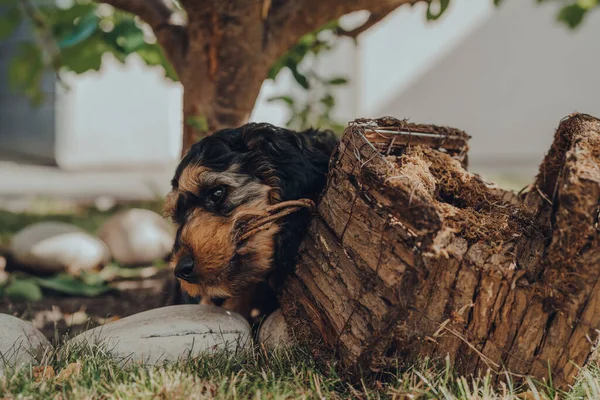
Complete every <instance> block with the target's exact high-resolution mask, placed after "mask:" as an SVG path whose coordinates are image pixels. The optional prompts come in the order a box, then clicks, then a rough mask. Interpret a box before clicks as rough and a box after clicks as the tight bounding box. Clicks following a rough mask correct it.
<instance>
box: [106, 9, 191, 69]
mask: <svg viewBox="0 0 600 400" xmlns="http://www.w3.org/2000/svg"><path fill="white" fill-rule="evenodd" d="M99 1H100V2H102V3H106V4H110V5H111V6H113V7H116V8H118V9H120V10H122V11H126V12H130V13H132V14H135V15H137V16H138V17H140V18H141V19H142V20H143V21H144V22H146V23H147V24H148V25H150V27H151V28H152V30H153V31H154V34H155V35H156V38H157V40H158V43H160V45H161V46H162V47H163V49H164V51H165V53H166V55H167V57H168V58H169V61H171V64H173V67H174V68H175V70H176V71H177V73H178V74H180V73H181V70H182V68H183V61H184V58H185V54H186V52H187V49H188V46H189V40H188V33H187V19H186V16H185V14H184V13H183V12H182V11H180V10H178V9H177V8H176V7H175V5H174V3H173V1H172V0H99Z"/></svg>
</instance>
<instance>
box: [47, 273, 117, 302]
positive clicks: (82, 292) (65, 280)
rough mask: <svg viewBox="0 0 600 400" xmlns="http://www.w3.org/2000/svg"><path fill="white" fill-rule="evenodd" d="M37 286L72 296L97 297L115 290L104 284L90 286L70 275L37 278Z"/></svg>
mask: <svg viewBox="0 0 600 400" xmlns="http://www.w3.org/2000/svg"><path fill="white" fill-rule="evenodd" d="M36 282H37V284H38V285H39V286H40V287H42V288H44V289H49V290H52V291H55V292H59V293H63V294H67V295H70V296H85V297H96V296H99V295H101V294H104V293H108V292H110V291H113V290H114V289H113V288H111V287H110V286H107V285H104V284H88V283H85V282H83V281H82V280H79V279H77V278H75V277H73V276H71V275H68V274H59V275H56V276H53V277H50V278H37V279H36Z"/></svg>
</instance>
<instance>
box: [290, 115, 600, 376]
mask: <svg viewBox="0 0 600 400" xmlns="http://www.w3.org/2000/svg"><path fill="white" fill-rule="evenodd" d="M420 127H423V126H421V125H420ZM410 128H411V125H410V124H406V123H405V122H404V121H396V120H393V119H385V120H375V121H366V120H359V121H357V122H356V123H354V124H351V125H350V126H349V127H348V129H346V132H345V134H344V137H343V138H342V141H341V143H340V145H339V146H338V149H337V151H336V153H335V154H334V156H333V158H332V163H331V169H330V174H329V179H328V184H327V187H326V189H325V191H324V193H323V196H322V199H321V201H320V203H319V205H318V215H317V216H316V217H315V218H314V219H313V221H312V223H311V226H310V229H309V233H308V235H307V238H306V239H305V241H304V243H303V246H302V249H301V252H300V256H299V262H298V265H297V267H296V271H295V273H294V274H293V275H292V276H291V277H290V278H289V279H288V281H287V283H286V286H285V288H284V292H283V295H282V310H283V313H284V315H285V318H286V321H287V323H288V325H289V326H290V327H291V329H292V331H294V333H295V334H296V335H298V337H302V338H303V339H304V340H311V341H313V342H314V343H318V342H321V343H323V344H324V345H325V346H326V347H327V348H329V349H331V350H333V351H335V352H336V354H337V356H338V357H339V358H340V359H341V361H342V363H343V364H344V365H345V366H347V367H349V368H361V369H363V370H364V369H365V368H367V369H368V368H370V369H379V368H383V367H385V366H387V365H390V364H391V363H393V362H394V360H396V361H397V360H398V359H400V360H401V361H402V362H406V363H409V364H410V363H414V362H416V361H418V360H421V359H423V358H425V357H430V358H434V359H440V358H441V359H443V358H445V357H449V358H450V360H451V361H452V362H453V363H454V365H455V367H456V369H457V371H458V372H459V373H462V374H472V373H473V374H476V373H480V372H483V373H485V372H486V371H487V370H491V371H493V372H497V373H500V372H504V371H509V372H510V373H511V374H513V376H517V377H518V376H523V375H530V374H531V375H533V376H535V377H537V378H538V379H544V378H548V375H549V371H551V373H552V379H553V382H554V384H555V385H557V386H558V387H566V386H567V385H568V384H570V383H572V382H573V380H574V377H575V375H576V374H577V372H578V368H579V366H582V365H583V364H584V363H585V362H586V360H587V359H588V357H589V356H590V354H591V353H592V347H593V345H594V343H595V341H596V338H597V329H599V328H600V281H599V278H600V250H599V247H598V244H599V239H600V229H599V227H598V219H599V212H600V211H599V204H600V121H599V120H597V119H595V118H593V117H590V116H587V115H581V114H576V115H572V116H570V117H568V118H566V119H565V120H564V121H562V123H561V124H560V127H559V129H558V130H557V132H556V135H555V139H554V143H553V145H552V147H551V149H550V151H549V152H548V154H547V156H546V158H545V159H544V161H543V162H542V164H541V167H540V172H539V174H538V176H537V178H536V180H535V182H534V183H533V184H532V185H531V186H530V187H529V188H528V190H527V191H526V193H521V194H520V195H518V196H517V195H516V194H513V193H512V192H507V191H503V190H501V189H498V188H496V187H494V186H493V185H491V184H488V183H486V182H484V181H483V180H481V179H480V178H479V177H478V176H477V175H473V174H470V173H469V172H467V171H466V170H465V164H466V139H467V137H466V135H464V134H463V133H462V132H460V131H456V130H443V132H445V133H444V134H446V135H450V136H453V140H452V141H451V143H453V145H452V148H444V147H443V141H437V139H436V140H433V141H431V142H429V143H426V142H420V143H419V144H418V145H411V144H409V143H408V142H407V141H406V140H397V141H394V142H392V139H393V135H387V136H388V137H387V141H386V140H384V139H385V136H384V137H382V136H381V135H377V139H376V140H374V141H370V140H369V138H372V137H373V132H374V131H376V130H380V131H381V130H386V131H389V130H392V131H393V130H394V129H395V130H396V131H397V132H399V134H400V135H405V134H404V133H402V132H405V131H406V130H407V129H410ZM422 131H423V130H421V132H422ZM425 131H427V129H426V130H425ZM429 132H430V133H431V134H435V135H437V134H439V132H440V130H439V129H437V130H434V129H431V130H429ZM425 134H426V132H425ZM461 138H462V140H463V142H464V146H460V145H457V143H459V142H460V139H461ZM502 375H503V374H502Z"/></svg>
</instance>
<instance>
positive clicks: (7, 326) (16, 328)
mask: <svg viewBox="0 0 600 400" xmlns="http://www.w3.org/2000/svg"><path fill="white" fill-rule="evenodd" d="M50 347H51V346H50V342H49V341H48V339H46V337H45V336H44V335H43V334H42V332H40V331H38V330H37V329H36V328H34V327H33V325H31V323H29V322H27V321H23V320H22V319H19V318H17V317H13V316H12V315H8V314H0V375H2V374H4V372H5V371H6V369H7V368H8V369H12V368H15V369H18V368H20V367H21V366H23V365H25V364H29V363H31V364H35V363H37V361H38V360H39V358H41V357H42V356H43V355H44V352H46V351H47V350H48V349H50Z"/></svg>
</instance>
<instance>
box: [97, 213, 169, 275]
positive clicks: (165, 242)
mask: <svg viewBox="0 0 600 400" xmlns="http://www.w3.org/2000/svg"><path fill="white" fill-rule="evenodd" d="M98 236H99V237H100V238H101V239H102V240H103V241H104V242H105V243H106V244H107V245H108V248H109V249H110V252H111V254H112V256H113V258H114V259H115V261H117V262H118V263H120V264H121V265H123V266H137V265H144V264H146V265H147V264H150V263H152V262H154V261H156V260H162V259H164V258H165V257H166V256H167V255H168V254H169V252H170V251H171V247H172V246H173V242H174V240H175V235H174V232H173V228H172V227H171V225H170V224H169V223H168V222H167V221H166V220H165V219H164V218H163V217H161V216H160V215H159V214H157V213H155V212H154V211H151V210H145V209H141V208H132V209H130V210H126V211H122V212H120V213H117V214H115V215H114V216H112V217H111V218H109V219H108V220H107V221H106V222H105V223H104V224H103V225H102V227H101V228H100V230H99V231H98Z"/></svg>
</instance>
